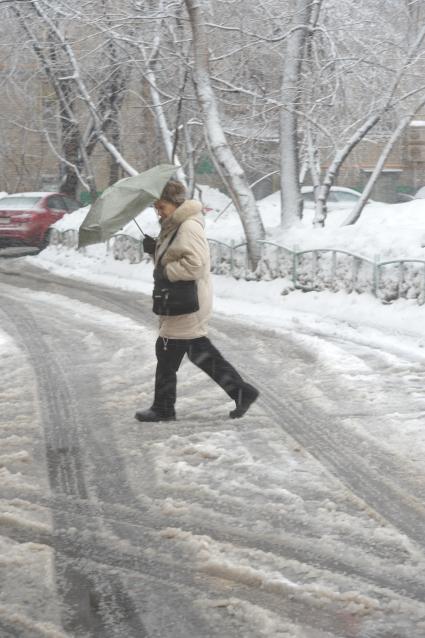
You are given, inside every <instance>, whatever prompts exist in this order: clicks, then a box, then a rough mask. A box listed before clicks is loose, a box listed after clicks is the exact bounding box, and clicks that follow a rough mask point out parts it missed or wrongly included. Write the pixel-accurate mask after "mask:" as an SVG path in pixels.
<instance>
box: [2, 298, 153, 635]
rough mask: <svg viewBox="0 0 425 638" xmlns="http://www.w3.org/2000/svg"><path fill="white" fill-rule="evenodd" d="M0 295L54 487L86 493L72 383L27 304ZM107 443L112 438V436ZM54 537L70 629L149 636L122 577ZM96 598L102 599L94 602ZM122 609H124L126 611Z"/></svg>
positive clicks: (63, 492) (62, 519)
mask: <svg viewBox="0 0 425 638" xmlns="http://www.w3.org/2000/svg"><path fill="white" fill-rule="evenodd" d="M0 296H1V297H2V300H3V301H2V304H1V307H2V311H3V312H4V313H5V314H6V315H7V316H8V317H9V320H10V322H11V323H13V325H14V329H15V330H16V331H17V333H18V335H19V339H20V340H21V341H22V343H23V344H24V346H25V349H26V351H27V352H28V356H29V359H30V361H31V363H32V366H33V369H34V373H35V377H36V381H37V387H38V397H39V406H40V412H41V421H42V424H43V428H44V433H45V445H46V461H47V468H48V474H49V483H50V487H51V489H52V491H53V492H54V493H55V494H56V495H58V496H64V497H68V496H71V497H76V498H79V499H83V500H84V499H87V498H88V492H87V485H86V481H85V476H84V469H83V461H82V451H81V447H80V444H79V435H78V423H79V415H78V401H77V400H76V398H75V396H74V395H73V392H72V391H71V389H70V387H69V386H68V383H67V379H66V377H65V376H64V374H63V372H62V369H61V367H60V366H59V365H58V363H57V361H56V357H55V356H54V355H53V353H52V352H51V351H50V348H49V346H48V344H47V342H46V340H45V339H44V338H43V336H42V335H43V325H40V324H38V323H37V321H36V320H35V318H34V317H33V316H32V315H31V312H30V311H29V309H28V307H27V306H26V305H25V304H23V303H19V302H16V301H14V300H12V299H11V298H10V297H9V296H7V297H5V296H3V295H0ZM105 434H106V428H105ZM106 443H109V444H110V441H106ZM106 482H107V481H106ZM102 483H103V480H102ZM123 487H125V485H124V486H123ZM52 514H53V522H54V528H55V529H57V530H63V529H68V528H69V527H72V524H73V522H72V517H71V516H70V515H69V513H68V512H66V511H60V510H55V509H53V510H52ZM53 538H54V543H53V547H54V550H55V566H56V574H57V588H58V591H59V593H60V595H61V599H62V601H63V604H64V614H63V625H64V629H65V630H66V631H72V632H73V631H79V632H89V635H90V636H93V637H99V638H113V637H114V638H115V636H123V635H125V636H128V637H129V638H132V637H133V636H134V638H143V637H144V636H147V633H146V630H145V628H144V626H143V624H142V622H141V620H140V619H139V616H138V614H137V612H136V610H135V608H134V605H133V603H132V601H131V599H130V598H129V597H128V596H127V594H126V593H125V592H124V591H123V587H122V584H121V583H120V581H119V579H118V578H115V580H113V581H111V580H110V579H109V578H108V579H102V578H99V577H97V578H94V577H92V576H90V575H87V574H85V572H84V569H83V568H82V567H81V565H80V564H79V562H80V561H79V557H77V556H74V557H73V558H74V559H75V560H72V561H69V560H68V559H67V558H66V555H65V554H64V552H63V551H62V550H63V547H62V544H63V541H62V538H61V536H60V535H59V536H57V535H54V536H53ZM93 600H97V601H100V602H99V603H98V604H96V605H93V603H92V601H93ZM106 609H107V610H108V614H106ZM123 610H124V612H125V613H122V611H123ZM114 612H115V613H114ZM110 614H111V615H112V617H113V618H114V622H115V621H116V622H115V627H114V626H112V623H111V622H110V618H108V616H109V615H110ZM117 623H118V624H117ZM117 632H120V633H117Z"/></svg>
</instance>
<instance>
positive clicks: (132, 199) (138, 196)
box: [78, 164, 178, 248]
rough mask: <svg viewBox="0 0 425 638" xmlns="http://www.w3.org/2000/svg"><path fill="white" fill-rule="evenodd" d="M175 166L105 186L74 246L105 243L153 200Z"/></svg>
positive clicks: (158, 195) (151, 169)
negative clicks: (76, 244)
mask: <svg viewBox="0 0 425 638" xmlns="http://www.w3.org/2000/svg"><path fill="white" fill-rule="evenodd" d="M177 168H178V167H177V166H172V165H171V164H159V165H158V166H154V167H153V168H150V169H149V170H148V171H144V172H143V173H140V175H135V176H134V177H126V178H125V179H121V180H120V181H119V182H116V183H115V184H113V185H112V186H109V188H107V189H106V190H105V191H104V192H103V193H102V194H101V195H100V197H99V198H98V199H97V200H96V201H95V202H94V204H93V205H92V206H91V207H90V210H89V212H88V213H87V215H86V217H85V219H84V221H83V223H82V224H81V226H80V231H79V234H78V247H79V248H81V247H82V246H88V245H89V244H97V243H99V242H103V241H106V240H107V239H109V238H110V237H112V235H113V234H114V233H116V232H117V230H120V229H121V228H122V227H123V226H125V225H126V224H127V223H128V222H129V221H130V220H132V219H134V218H135V217H137V215H138V214H139V213H141V212H142V210H144V209H145V208H146V207H147V206H149V205H150V204H152V202H153V201H155V199H159V198H160V196H161V193H162V189H163V188H164V186H165V184H166V183H167V182H168V180H169V179H170V178H171V177H172V175H173V174H174V173H175V172H176V170H177Z"/></svg>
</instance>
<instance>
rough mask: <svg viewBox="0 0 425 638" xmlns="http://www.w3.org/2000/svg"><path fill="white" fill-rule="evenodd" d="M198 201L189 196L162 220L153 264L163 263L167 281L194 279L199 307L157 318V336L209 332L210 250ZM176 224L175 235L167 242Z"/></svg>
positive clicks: (180, 336) (193, 335)
mask: <svg viewBox="0 0 425 638" xmlns="http://www.w3.org/2000/svg"><path fill="white" fill-rule="evenodd" d="M201 211H202V205H201V204H200V202H197V201H195V200H191V199H188V200H186V201H185V202H184V203H183V204H182V205H181V206H179V207H178V208H177V209H176V210H175V211H174V213H173V214H172V215H171V216H170V217H168V218H167V219H166V220H164V221H163V222H162V228H161V233H160V235H159V238H158V241H157V245H156V251H155V265H158V263H159V261H161V264H162V265H163V266H164V270H165V275H166V277H167V278H168V279H169V280H170V281H188V280H196V282H197V287H198V299H199V310H198V311H197V312H193V313H191V314H187V315H177V316H173V317H168V316H167V317H164V316H161V317H160V318H159V336H160V337H168V338H169V339H196V338H197V337H204V336H206V334H207V332H208V319H209V318H210V316H211V311H212V282H211V275H210V251H209V246H208V242H207V238H206V236H205V230H204V227H205V222H204V217H203V215H202V212H201ZM177 227H178V232H177V235H176V237H175V238H174V239H173V241H172V243H171V244H170V246H169V247H168V243H169V241H170V239H171V238H172V236H173V234H174V233H175V231H176V229H177Z"/></svg>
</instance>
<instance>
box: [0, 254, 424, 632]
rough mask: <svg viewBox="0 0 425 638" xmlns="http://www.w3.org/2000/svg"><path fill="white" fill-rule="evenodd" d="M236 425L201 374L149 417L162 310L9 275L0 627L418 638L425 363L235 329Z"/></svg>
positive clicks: (225, 342)
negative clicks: (142, 415)
mask: <svg viewBox="0 0 425 638" xmlns="http://www.w3.org/2000/svg"><path fill="white" fill-rule="evenodd" d="M211 337H212V339H213V341H214V343H215V344H216V345H217V346H218V347H219V348H220V349H221V350H222V351H223V352H224V353H225V354H226V355H227V356H228V357H229V359H230V360H231V361H232V362H234V363H235V365H236V366H237V367H239V368H240V370H241V372H242V373H246V375H247V376H248V377H249V379H251V380H252V381H253V382H254V383H256V385H258V386H259V387H260V389H261V392H262V394H261V398H260V400H259V401H258V403H257V404H255V406H254V407H253V408H252V409H251V410H250V412H249V413H248V415H247V416H246V417H245V418H244V419H243V420H241V421H236V422H234V421H231V420H229V419H228V418H227V413H228V410H229V409H230V408H231V404H230V403H229V402H228V401H226V397H223V394H222V391H221V390H220V389H219V388H217V387H215V386H213V385H212V383H211V381H210V380H209V379H207V378H206V377H205V376H204V375H203V374H202V373H201V372H200V371H198V370H197V369H196V368H194V367H193V366H191V364H190V363H188V362H186V363H185V364H184V365H183V366H182V369H181V372H180V373H179V400H178V416H179V420H178V421H177V422H176V423H171V424H170V423H161V424H156V425H141V424H139V423H137V422H136V421H134V419H133V413H134V410H135V408H137V407H145V406H148V405H149V404H150V399H151V392H152V383H153V374H154V369H155V361H154V358H153V343H154V339H155V325H154V319H153V317H152V315H151V312H150V304H149V300H148V298H147V297H143V296H142V295H136V294H135V293H130V292H124V291H119V290H112V289H108V288H102V287H101V286H95V285H92V284H88V283H82V282H77V281H70V280H66V279H61V278H59V277H56V276H54V275H52V274H49V273H45V272H43V271H38V270H36V269H35V268H33V267H30V266H28V265H25V266H23V265H22V262H19V261H14V260H8V261H7V263H6V262H3V263H2V264H1V265H0V352H1V357H0V396H1V405H2V411H1V414H0V437H1V452H0V478H1V488H0V497H1V500H0V581H1V582H2V583H3V584H5V585H4V586H2V590H1V593H0V635H1V637H2V638H3V637H4V638H7V637H9V636H19V637H22V638H33V637H36V636H52V637H53V636H76V637H77V636H78V637H80V636H81V637H83V636H84V637H85V636H99V637H100V636H102V637H104V638H109V637H111V638H112V637H114V638H115V637H120V638H122V637H123V636H125V637H126V638H133V637H134V638H136V637H137V638H140V637H143V636H149V637H160V638H201V637H202V638H208V637H210V636H211V637H221V638H233V637H243V638H257V637H260V636H267V637H282V638H283V637H285V638H337V637H338V638H339V637H341V638H343V637H344V638H345V637H347V638H351V637H359V638H423V636H424V635H425V602H423V601H425V557H424V545H425V542H424V535H423V530H424V528H425V507H424V503H425V465H424V463H423V458H424V454H425V436H424V435H421V434H420V429H419V428H418V424H419V423H421V422H422V423H423V422H424V415H425V397H424V396H423V388H424V381H425V370H424V364H423V361H421V360H420V358H415V357H413V356H409V354H408V353H404V354H403V353H401V352H396V351H394V352H389V351H388V350H387V351H384V350H382V349H380V348H379V347H377V346H376V344H375V345H374V344H365V343H364V342H363V343H362V340H361V339H358V340H357V341H356V339H354V338H353V339H351V340H347V339H344V340H343V339H342V338H337V337H333V338H329V337H327V338H325V337H323V336H319V335H317V334H313V333H312V332H311V331H310V332H309V331H308V330H303V331H299V332H297V333H295V332H294V331H289V330H286V331H284V330H282V331H273V330H261V329H258V330H256V329H254V328H252V327H249V326H247V325H244V324H237V323H235V322H234V321H230V320H229V319H225V318H224V317H219V318H217V319H216V320H215V321H214V322H213V326H212V330H211Z"/></svg>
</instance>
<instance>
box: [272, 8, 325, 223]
mask: <svg viewBox="0 0 425 638" xmlns="http://www.w3.org/2000/svg"><path fill="white" fill-rule="evenodd" d="M320 4H321V2H320V0H314V1H313V0H296V2H295V3H294V14H293V18H292V22H291V28H290V33H289V35H288V37H287V39H286V49H285V53H284V62H283V73H282V86H281V95H280V101H281V108H280V194H281V224H282V226H292V225H293V224H294V223H295V222H296V221H297V220H299V219H300V218H301V216H302V210H303V199H302V196H301V191H300V181H299V175H300V162H299V139H298V113H297V109H298V107H299V102H300V88H301V68H302V62H303V57H304V54H305V49H306V41H307V38H308V36H309V35H310V34H311V33H312V30H313V28H314V26H315V24H316V22H317V18H318V12H319V10H320Z"/></svg>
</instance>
